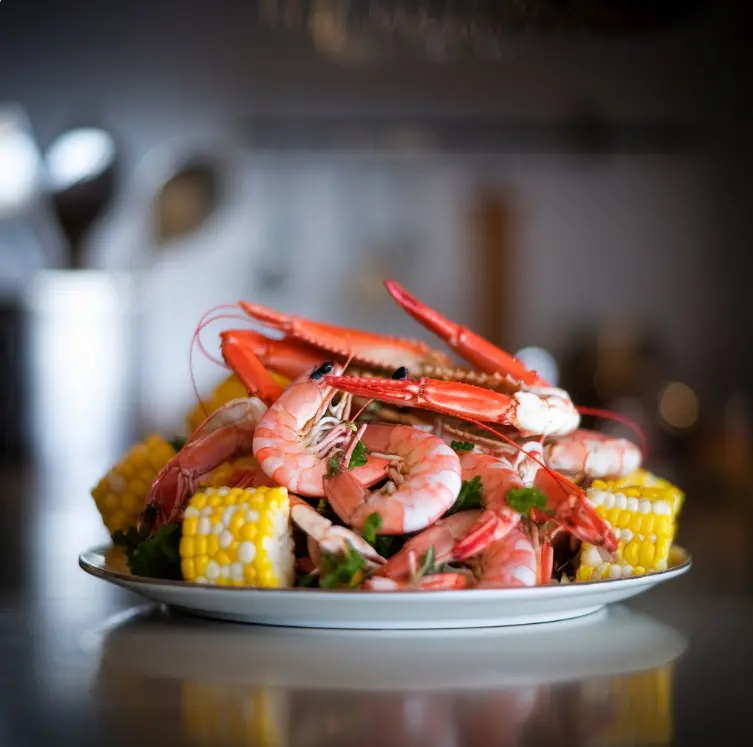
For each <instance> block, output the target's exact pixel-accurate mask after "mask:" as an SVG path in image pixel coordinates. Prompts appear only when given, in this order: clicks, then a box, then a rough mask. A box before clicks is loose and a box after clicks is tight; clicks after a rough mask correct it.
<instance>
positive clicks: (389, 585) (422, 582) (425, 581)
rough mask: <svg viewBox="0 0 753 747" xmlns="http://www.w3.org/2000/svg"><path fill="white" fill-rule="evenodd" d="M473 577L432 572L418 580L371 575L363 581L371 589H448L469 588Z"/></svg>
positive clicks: (463, 574)
mask: <svg viewBox="0 0 753 747" xmlns="http://www.w3.org/2000/svg"><path fill="white" fill-rule="evenodd" d="M472 585H473V579H472V577H471V576H470V575H469V574H466V573H453V572H448V573H432V574H429V575H427V576H424V577H423V578H421V579H418V580H416V581H411V580H403V581H397V580H395V579H394V578H386V577H385V576H378V575H375V576H370V577H369V578H367V579H366V580H365V581H364V582H363V588H364V589H368V590H369V591H443V590H447V589H467V588H468V587H469V586H472Z"/></svg>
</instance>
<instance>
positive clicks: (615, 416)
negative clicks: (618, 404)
mask: <svg viewBox="0 0 753 747" xmlns="http://www.w3.org/2000/svg"><path fill="white" fill-rule="evenodd" d="M576 409H577V410H578V412H579V413H580V414H581V415H592V416H593V417H595V418H603V419H604V420H614V421H615V422H617V423H622V424H623V425H626V426H627V427H628V428H630V429H631V430H633V431H635V433H636V434H637V435H638V438H639V440H640V442H641V452H642V454H643V460H644V461H645V460H646V459H647V458H648V441H647V439H646V433H645V431H644V430H643V428H641V427H640V425H638V423H636V422H635V420H633V419H632V418H629V417H628V416H627V415H621V414H620V413H619V412H614V411H613V410H603V409H601V408H599V407H580V406H578V407H576Z"/></svg>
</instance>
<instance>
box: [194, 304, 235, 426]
mask: <svg viewBox="0 0 753 747" xmlns="http://www.w3.org/2000/svg"><path fill="white" fill-rule="evenodd" d="M225 310H228V311H229V310H232V311H238V306H237V304H219V305H217V306H213V307H212V308H211V309H209V310H208V311H206V312H204V314H202V316H201V318H200V319H199V322H198V324H197V325H196V328H195V329H194V332H193V335H192V336H191V345H190V347H189V350H188V372H189V376H190V377H191V388H192V389H193V392H194V395H195V396H196V400H197V402H198V404H199V406H200V407H201V409H202V411H203V413H204V416H205V417H209V412H208V411H207V408H206V404H205V403H204V399H203V397H202V396H201V393H200V392H199V387H198V384H197V383H196V374H195V370H194V364H193V352H194V347H196V346H198V348H199V350H200V351H201V352H202V354H203V355H204V357H205V358H207V359H208V360H210V361H212V363H216V364H217V365H219V366H222V367H223V368H227V366H226V365H225V363H224V361H220V360H217V358H215V357H214V356H213V355H212V354H211V353H210V352H209V351H208V350H207V349H206V348H205V347H204V344H203V343H202V341H201V331H202V330H203V329H204V327H206V326H207V325H208V324H211V323H213V322H215V321H217V320H219V319H240V320H241V321H248V319H247V317H245V316H242V315H241V314H240V313H238V314H218V315H217V316H214V317H211V318H207V317H209V316H210V314H215V313H216V312H218V311H225Z"/></svg>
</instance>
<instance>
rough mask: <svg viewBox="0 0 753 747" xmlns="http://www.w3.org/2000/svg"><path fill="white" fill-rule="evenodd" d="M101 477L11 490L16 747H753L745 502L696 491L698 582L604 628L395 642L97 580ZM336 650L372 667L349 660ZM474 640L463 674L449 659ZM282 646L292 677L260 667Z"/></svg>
mask: <svg viewBox="0 0 753 747" xmlns="http://www.w3.org/2000/svg"><path fill="white" fill-rule="evenodd" d="M92 477H93V475H92V473H91V470H89V471H87V470H83V471H80V472H79V471H77V470H76V469H74V468H73V467H71V465H70V463H69V464H67V465H66V464H61V465H56V466H54V467H48V468H46V469H41V468H40V469H36V470H33V471H27V472H25V473H23V472H21V471H18V470H16V471H10V472H7V471H6V472H5V473H3V474H0V491H1V492H0V662H2V663H1V664H0V746H2V747H6V746H8V747H19V746H25V745H37V744H52V745H57V744H61V745H62V744H70V745H74V744H75V745H90V744H91V745H102V744H108V745H109V744H113V745H120V744H123V745H134V744H139V745H156V744H170V745H183V744H185V745H236V744H242V745H264V746H265V747H266V746H272V745H274V746H275V747H278V746H279V747H293V746H295V747H299V746H301V747H302V746H304V745H306V746H311V747H314V746H315V745H330V746H331V745H347V744H353V745H401V746H404V747H410V746H412V745H436V746H438V747H440V746H441V747H445V746H447V747H450V746H453V747H454V746H457V747H464V746H466V745H467V746H468V747H472V746H473V745H485V746H492V745H553V744H557V745H562V746H563V747H566V746H569V745H573V746H574V745H644V744H646V745H648V744H652V745H656V744H677V745H685V744H709V745H712V744H713V745H720V744H722V745H723V744H740V743H745V742H746V741H747V740H743V742H740V740H739V739H738V737H737V734H738V732H739V733H740V734H741V735H742V734H744V733H745V732H746V731H747V730H748V727H747V726H746V725H747V723H748V720H747V718H746V717H747V716H749V714H751V713H753V706H752V705H751V700H750V693H751V688H750V685H749V683H750V677H751V674H750V671H751V663H753V657H751V653H752V652H753V643H752V642H751V631H753V594H752V593H751V592H752V591H753V582H752V581H751V578H752V576H751V572H750V570H749V568H750V566H749V564H748V561H749V559H750V555H751V553H753V549H752V548H753V543H751V541H750V528H751V521H750V519H751V505H752V504H751V501H750V493H749V492H747V493H746V492H745V491H742V492H741V491H736V490H730V489H717V488H715V487H714V485H713V483H710V482H709V483H704V481H703V480H699V479H697V478H690V477H688V478H687V481H686V482H684V483H683V487H685V488H686V489H687V493H688V499H687V502H686V506H685V509H684V512H683V515H682V517H681V530H680V534H679V538H678V542H679V544H681V545H683V546H684V547H686V548H688V549H689V551H690V552H691V553H692V555H693V561H694V566H693V568H692V570H691V571H690V572H689V573H687V574H685V575H684V576H682V577H681V578H679V579H676V580H674V581H671V582H669V583H667V584H664V585H660V586H659V587H656V588H654V589H652V590H650V591H648V592H646V593H644V594H642V595H640V596H638V597H636V598H634V599H632V600H631V601H629V602H628V603H626V604H624V605H617V606H614V607H611V608H608V611H607V612H605V613H600V614H597V615H595V616H591V617H588V618H582V619H581V621H579V622H578V621H576V622H574V623H570V624H569V626H568V624H563V623H555V624H552V625H539V626H531V627H528V628H527V629H525V630H523V629H517V630H513V629H496V630H487V631H452V632H448V633H436V632H435V633H432V634H420V633H393V634H386V633H383V632H380V633H369V632H336V631H308V632H307V631H301V630H294V629H283V628H279V629H278V628H261V627H254V626H245V625H239V624H231V623H219V622H212V621H204V620H200V619H198V618H188V617H184V616H180V615H178V614H175V613H171V612H169V611H167V610H164V609H161V608H159V607H157V606H153V605H150V604H149V603H148V602H146V601H145V600H143V599H141V598H140V597H137V596H134V595H132V594H129V593H127V592H124V591H122V590H120V589H118V588H116V587H114V586H111V585H109V584H107V583H105V582H103V581H101V580H98V579H96V578H93V577H91V576H89V575H87V574H86V573H84V572H83V571H82V570H81V569H80V568H79V566H78V554H79V553H80V552H81V551H82V550H84V549H87V548H89V547H90V546H92V545H95V544H98V543H101V542H103V541H105V540H106V539H107V536H106V534H105V531H104V529H103V527H102V526H101V523H100V520H99V516H98V514H97V513H96V510H95V508H94V506H93V503H92V501H91V499H90V498H89V496H88V491H89V488H90V487H91V484H92V482H93V480H92ZM95 477H96V475H95ZM338 636H350V637H351V638H352V637H356V638H357V639H358V641H359V646H360V645H361V644H362V647H363V648H362V650H363V657H362V658H358V657H356V656H354V654H353V653H352V652H353V651H354V650H359V647H358V646H357V647H353V646H347V647H346V648H347V651H348V653H347V655H345V654H344V655H343V656H347V657H348V658H342V657H340V656H339V655H338V647H337V641H338ZM340 640H342V638H341V639H340ZM460 640H462V641H463V643H462V645H463V646H464V647H466V648H467V650H468V652H469V654H468V658H467V660H464V661H463V662H462V664H459V663H458V658H457V657H451V656H450V655H449V654H446V653H445V652H450V651H452V648H453V645H455V646H457V645H459V644H458V641H460ZM268 645H270V646H271V645H276V646H278V647H279V648H280V649H281V651H282V652H283V653H282V654H281V656H280V660H279V665H272V666H270V665H269V662H268V661H267V663H266V664H265V666H264V667H255V666H254V663H253V662H254V651H258V650H259V649H260V647H262V648H263V647H266V646H268ZM286 651H287V653H285V652H286ZM382 654H383V655H382ZM291 657H294V659H291ZM267 658H268V657H267Z"/></svg>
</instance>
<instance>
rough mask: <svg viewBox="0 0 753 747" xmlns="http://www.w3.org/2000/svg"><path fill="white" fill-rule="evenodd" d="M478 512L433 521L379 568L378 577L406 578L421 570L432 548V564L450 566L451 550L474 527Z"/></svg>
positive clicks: (463, 512)
mask: <svg viewBox="0 0 753 747" xmlns="http://www.w3.org/2000/svg"><path fill="white" fill-rule="evenodd" d="M480 515H481V511H478V510H476V509H471V510H470V511H459V512H458V513H456V514H452V515H451V516H448V517H446V518H444V519H439V520H438V521H435V522H434V524H432V525H431V526H430V527H429V528H428V529H424V531H423V532H421V533H420V534H417V535H416V536H415V537H412V538H411V539H409V540H408V541H407V542H406V543H405V544H404V545H403V546H402V548H401V549H400V550H399V551H398V552H397V553H395V554H394V555H393V556H392V557H391V558H390V559H389V560H388V561H387V562H386V563H385V564H384V566H383V567H382V569H381V571H380V575H381V574H383V575H384V576H388V577H389V578H392V579H400V578H404V577H406V576H409V575H410V573H411V571H412V570H413V569H414V568H416V567H418V566H420V564H421V561H422V559H423V558H424V557H425V556H426V553H427V552H429V549H430V548H432V547H433V548H434V563H449V562H451V561H453V560H455V556H454V554H453V548H454V547H455V543H456V542H457V541H458V540H459V539H460V538H461V537H464V536H465V535H466V534H467V533H468V530H469V529H470V528H471V527H472V526H473V525H474V524H475V523H476V521H477V520H478V517H479V516H480Z"/></svg>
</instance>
